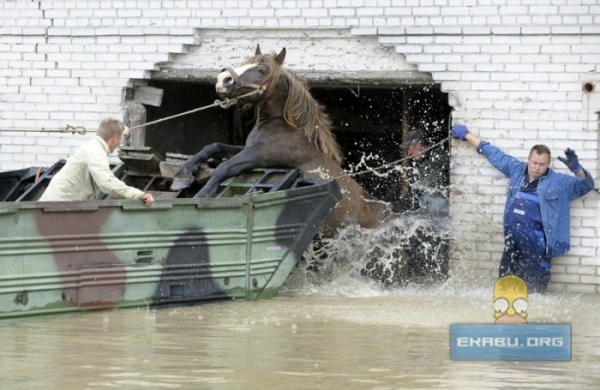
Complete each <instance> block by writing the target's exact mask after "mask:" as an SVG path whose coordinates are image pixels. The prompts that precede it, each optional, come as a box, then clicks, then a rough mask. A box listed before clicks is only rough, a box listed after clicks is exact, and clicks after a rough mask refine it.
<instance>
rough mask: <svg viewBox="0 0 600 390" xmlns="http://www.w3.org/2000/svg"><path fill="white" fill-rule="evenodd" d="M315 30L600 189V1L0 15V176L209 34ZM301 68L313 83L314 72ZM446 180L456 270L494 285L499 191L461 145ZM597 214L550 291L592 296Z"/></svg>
mask: <svg viewBox="0 0 600 390" xmlns="http://www.w3.org/2000/svg"><path fill="white" fill-rule="evenodd" d="M323 31H325V32H331V33H336V32H337V31H343V32H344V34H343V35H342V36H343V39H346V40H347V44H348V50H347V52H352V49H351V47H356V45H358V44H363V45H373V48H372V51H374V50H381V48H387V49H389V50H388V51H387V52H385V56H386V58H388V60H387V62H388V63H397V64H398V65H397V67H398V68H401V69H411V67H412V69H416V70H418V71H420V72H423V73H424V74H427V77H430V78H431V79H433V80H434V81H435V82H438V83H440V84H441V85H442V88H443V90H444V91H446V92H448V93H449V97H450V100H449V102H450V104H451V105H452V106H453V107H454V113H453V121H454V122H455V123H464V124H466V125H467V126H468V127H469V128H470V129H472V131H473V132H475V133H477V134H479V135H480V136H482V137H483V138H486V139H487V140H489V141H490V142H492V143H494V144H495V145H497V146H499V147H501V148H503V149H504V150H505V151H507V152H509V153H511V154H513V155H515V156H516V157H518V158H523V159H524V158H526V156H527V153H528V150H529V148H530V147H531V146H532V145H533V144H535V143H538V142H543V143H545V144H547V145H548V146H549V147H550V148H551V150H552V151H553V152H554V153H555V154H558V153H560V152H561V151H562V150H563V149H564V148H566V147H567V146H569V147H572V148H574V149H575V150H576V151H577V152H578V155H579V156H580V158H581V160H582V163H583V164H584V166H586V167H587V168H589V169H590V170H591V171H592V174H593V175H594V177H596V176H597V175H598V173H597V172H598V168H599V167H598V165H597V161H598V154H599V148H598V142H599V138H598V131H599V128H598V115H597V114H596V113H597V112H599V111H600V98H599V97H598V95H599V94H600V92H596V91H594V92H591V93H587V92H584V91H583V90H582V84H583V83H585V82H591V83H595V84H597V85H598V86H597V87H596V88H598V89H600V5H598V2H597V0H553V1H551V2H550V1H540V0H522V1H521V2H514V1H511V0H488V1H485V0H364V1H362V0H322V1H321V0H314V1H308V0H307V1H193V0H190V1H143V0H140V1H137V0H131V1H85V2H83V1H3V2H0V130H3V131H1V132H0V145H1V148H2V149H1V150H2V153H0V170H8V169H15V168H20V167H24V166H30V165H35V164H39V165H47V164H49V163H52V162H55V161H56V160H57V159H58V158H61V157H66V156H68V155H69V154H70V153H72V151H73V150H74V149H75V148H76V147H77V146H78V145H79V144H80V143H81V141H82V139H83V138H85V137H88V136H89V134H88V135H85V136H81V135H71V134H59V133H52V132H38V133H34V132H31V131H32V130H42V129H45V130H48V129H50V130H53V129H56V128H59V127H61V126H65V125H67V124H70V125H82V126H85V127H86V128H88V129H90V130H93V129H94V128H95V126H96V125H97V123H98V121H99V119H100V118H102V117H105V116H107V115H113V116H117V117H120V116H121V115H122V114H121V111H120V110H121V108H120V106H121V104H122V103H123V101H124V94H125V90H126V88H128V87H132V86H133V83H138V84H140V83H142V84H143V81H144V80H148V79H149V78H150V77H151V71H153V70H159V69H161V67H163V66H167V65H169V64H171V61H173V60H174V59H177V58H179V59H181V58H183V56H189V55H190V54H189V53H191V52H194V51H195V50H202V44H203V34H205V33H206V32H209V33H211V34H212V35H213V36H214V35H218V33H219V32H222V33H223V34H228V35H230V36H232V39H230V40H227V41H224V42H226V44H228V45H229V46H228V47H224V48H223V47H222V48H221V49H222V50H223V52H222V53H226V52H229V53H231V52H235V51H236V50H238V48H237V42H238V41H237V40H236V37H238V38H244V37H247V35H248V34H249V33H253V34H255V35H256V36H262V35H268V36H271V37H272V39H273V43H276V44H277V43H281V44H282V45H283V44H285V43H289V42H287V41H289V36H290V35H294V36H299V35H301V34H305V37H306V40H308V39H310V37H311V36H314V34H317V33H318V32H323ZM317 35H318V34H317ZM286 37H287V38H286ZM295 39H296V41H295V42H296V43H297V44H296V46H297V47H302V44H298V42H303V41H302V38H297V37H296V38H295ZM286 40H287V41H286ZM298 40H300V41H298ZM314 42H315V45H317V48H319V47H320V46H319V44H320V43H319V42H320V41H319V40H318V39H314ZM341 47H342V48H343V45H341ZM274 48H278V47H274ZM321 48H322V47H321ZM394 51H395V52H396V53H398V54H397V55H396V57H394ZM353 53H354V52H353ZM229 56H230V57H229V58H232V57H231V54H229ZM352 56H354V58H355V60H356V63H365V64H368V63H369V61H365V56H364V55H362V56H361V53H360V51H356V52H355V54H352ZM352 56H351V57H352ZM336 58H337V54H335V55H333V56H332V60H331V61H332V64H331V67H332V68H335V67H336V66H339V65H340V64H339V63H338V64H336V63H335V61H336ZM296 61H298V62H297V64H298V65H299V66H303V67H304V68H305V69H309V70H310V68H311V65H310V63H309V62H310V58H306V59H300V60H296ZM303 61H304V62H303ZM345 62H347V61H345ZM384 62H385V61H384ZM221 65H222V63H221ZM366 66H369V65H366ZM370 66H374V65H373V64H371V65H370ZM394 67H395V65H393V64H391V65H390V64H387V65H386V69H394ZM589 85H593V84H589ZM554 168H555V169H556V170H558V171H560V172H567V170H566V169H565V168H564V167H563V166H562V164H561V163H560V162H555V164H554ZM451 180H452V184H453V197H452V215H453V221H454V229H455V235H454V239H455V241H454V242H455V245H453V256H452V263H451V264H452V269H453V272H455V273H458V272H461V270H469V272H470V273H473V274H474V275H480V276H488V277H492V276H493V275H495V273H496V271H497V266H498V259H499V258H500V254H501V251H502V237H501V221H502V209H503V204H504V200H505V198H504V197H505V193H506V184H507V182H506V180H505V179H504V178H503V177H502V176H501V175H499V174H498V172H497V171H496V170H495V169H494V168H492V167H490V166H489V164H487V162H486V161H485V160H484V159H483V158H482V157H481V156H478V155H476V153H475V152H474V150H473V149H472V148H469V147H467V146H466V145H464V144H461V143H459V142H456V141H454V143H453V148H452V179H451ZM598 210H599V205H598V194H597V193H596V192H593V193H591V194H589V195H587V196H586V197H584V198H583V199H580V200H577V201H575V202H573V203H572V220H571V224H572V245H573V249H572V250H571V252H570V253H569V255H568V256H564V257H561V258H557V259H555V261H554V269H553V275H552V281H553V283H552V285H551V288H552V289H554V290H568V291H574V292H598V286H600V253H599V248H600V245H599V243H598V237H599V231H600V230H599V227H600V226H599V224H598V222H597V221H599V220H600V218H599V217H600V216H599V215H598V214H599V213H598Z"/></svg>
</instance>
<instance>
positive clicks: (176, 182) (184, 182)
mask: <svg viewBox="0 0 600 390" xmlns="http://www.w3.org/2000/svg"><path fill="white" fill-rule="evenodd" d="M191 185H192V181H191V180H189V179H178V178H173V183H171V191H179V190H183V189H186V188H188V187H189V186H191Z"/></svg>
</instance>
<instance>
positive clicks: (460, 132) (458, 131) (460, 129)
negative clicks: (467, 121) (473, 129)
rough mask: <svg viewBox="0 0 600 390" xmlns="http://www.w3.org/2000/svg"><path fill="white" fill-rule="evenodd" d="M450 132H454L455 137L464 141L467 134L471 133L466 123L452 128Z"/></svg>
mask: <svg viewBox="0 0 600 390" xmlns="http://www.w3.org/2000/svg"><path fill="white" fill-rule="evenodd" d="M450 134H452V136H453V137H455V138H458V139H461V140H463V141H464V140H465V136H466V135H467V134H469V129H467V126H465V125H457V126H454V127H453V128H452V130H451V131H450Z"/></svg>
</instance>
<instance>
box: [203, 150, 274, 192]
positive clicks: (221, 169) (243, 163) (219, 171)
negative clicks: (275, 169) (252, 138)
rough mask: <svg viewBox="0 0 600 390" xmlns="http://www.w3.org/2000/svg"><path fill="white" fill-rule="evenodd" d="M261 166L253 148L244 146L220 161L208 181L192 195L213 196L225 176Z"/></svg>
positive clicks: (235, 174) (260, 161)
mask: <svg viewBox="0 0 600 390" xmlns="http://www.w3.org/2000/svg"><path fill="white" fill-rule="evenodd" d="M259 166H260V167H262V166H263V164H262V160H261V159H260V156H259V155H258V154H257V153H256V151H255V150H252V149H251V148H245V149H244V150H242V151H241V152H240V153H238V154H236V155H235V156H233V157H232V158H231V159H229V160H227V161H225V162H223V163H221V164H220V165H219V166H218V167H217V168H215V170H214V171H213V172H212V174H211V176H210V179H209V180H208V182H207V183H206V184H205V185H204V187H202V189H201V190H200V191H199V192H198V193H197V194H196V195H194V198H209V197H211V196H214V195H215V193H216V192H217V189H218V188H219V185H220V184H221V183H222V182H223V181H224V180H225V179H227V178H229V177H232V176H237V175H239V174H240V173H242V172H245V171H249V170H251V169H253V168H256V167H259Z"/></svg>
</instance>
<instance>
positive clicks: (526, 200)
mask: <svg viewBox="0 0 600 390" xmlns="http://www.w3.org/2000/svg"><path fill="white" fill-rule="evenodd" d="M452 136H454V137H456V138H458V139H461V140H466V141H468V142H469V143H470V144H471V145H473V146H475V147H476V148H477V152H478V153H480V154H483V155H484V156H485V157H486V158H487V159H488V161H489V162H490V163H491V164H492V165H493V166H494V167H496V168H497V169H498V170H500V172H502V173H503V174H504V175H505V176H507V177H508V178H509V189H508V197H507V199H506V206H505V208H504V253H503V254H502V260H501V262H500V271H499V277H503V276H504V275H516V276H519V277H520V278H522V279H523V280H524V281H525V282H526V283H527V287H528V289H529V291H530V292H544V291H545V290H546V286H547V285H548V280H549V279H550V267H551V259H552V258H553V257H557V256H561V255H563V254H565V253H566V252H567V251H568V250H569V249H570V248H571V246H570V241H571V232H570V216H571V213H570V207H569V203H570V201H571V200H573V199H577V198H579V197H581V196H583V195H585V194H587V193H588V192H590V191H591V190H592V189H593V188H594V179H593V178H592V176H591V175H590V173H589V172H588V171H586V170H585V169H583V167H582V166H581V164H579V159H578V158H577V155H576V154H575V152H574V151H573V150H571V149H567V150H565V155H566V158H565V157H558V159H559V160H560V161H561V162H563V163H564V164H565V165H566V166H567V167H568V168H569V170H570V171H571V172H573V173H574V174H575V176H570V175H565V174H563V173H558V172H555V171H553V170H552V169H550V161H551V154H550V149H548V147H547V146H545V145H535V146H533V148H531V151H530V152H529V157H528V159H527V162H522V161H519V160H517V159H516V158H514V157H512V156H509V155H507V154H505V153H504V152H502V151H501V150H500V149H498V148H497V147H495V146H493V145H491V144H490V143H489V142H487V141H483V140H481V139H480V138H479V137H477V136H476V135H474V134H472V133H470V132H469V130H468V129H467V128H466V127H465V126H462V125H459V126H455V127H454V128H453V129H452Z"/></svg>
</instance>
